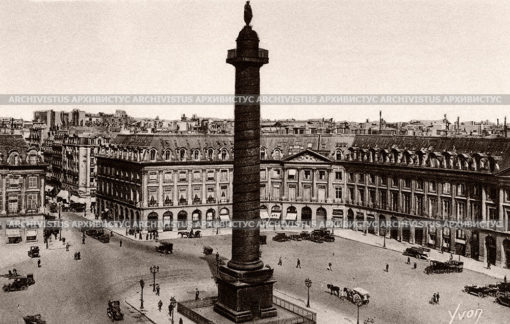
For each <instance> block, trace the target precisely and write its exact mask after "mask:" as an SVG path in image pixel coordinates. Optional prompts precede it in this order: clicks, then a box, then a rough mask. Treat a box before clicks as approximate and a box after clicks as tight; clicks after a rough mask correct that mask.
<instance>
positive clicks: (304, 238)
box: [299, 231, 310, 240]
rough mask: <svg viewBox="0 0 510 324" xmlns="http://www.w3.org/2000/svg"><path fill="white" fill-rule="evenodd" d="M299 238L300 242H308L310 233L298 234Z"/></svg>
mask: <svg viewBox="0 0 510 324" xmlns="http://www.w3.org/2000/svg"><path fill="white" fill-rule="evenodd" d="M299 236H301V239H302V240H309V239H310V233H309V232H307V231H302V232H301V233H299Z"/></svg>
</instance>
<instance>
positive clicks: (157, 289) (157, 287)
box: [156, 284, 159, 296]
mask: <svg viewBox="0 0 510 324" xmlns="http://www.w3.org/2000/svg"><path fill="white" fill-rule="evenodd" d="M156 296H159V284H156Z"/></svg>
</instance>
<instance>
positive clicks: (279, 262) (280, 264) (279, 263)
mask: <svg viewBox="0 0 510 324" xmlns="http://www.w3.org/2000/svg"><path fill="white" fill-rule="evenodd" d="M282 264H283V262H282V257H280V258H279V259H278V265H279V266H280V267H281V266H282Z"/></svg>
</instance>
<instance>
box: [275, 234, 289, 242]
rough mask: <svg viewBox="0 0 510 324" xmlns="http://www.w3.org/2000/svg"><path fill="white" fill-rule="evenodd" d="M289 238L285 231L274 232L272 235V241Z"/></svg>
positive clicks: (284, 240) (282, 240) (285, 240)
mask: <svg viewBox="0 0 510 324" xmlns="http://www.w3.org/2000/svg"><path fill="white" fill-rule="evenodd" d="M288 240H289V238H288V237H287V235H286V234H285V233H276V235H275V236H273V241H276V242H287V241H288Z"/></svg>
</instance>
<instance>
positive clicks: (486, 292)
mask: <svg viewBox="0 0 510 324" xmlns="http://www.w3.org/2000/svg"><path fill="white" fill-rule="evenodd" d="M463 291H464V292H466V293H468V294H471V295H475V296H478V297H487V296H494V295H495V293H496V292H497V287H495V286H494V285H488V286H483V287H480V286H477V285H471V286H464V290H463Z"/></svg>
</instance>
